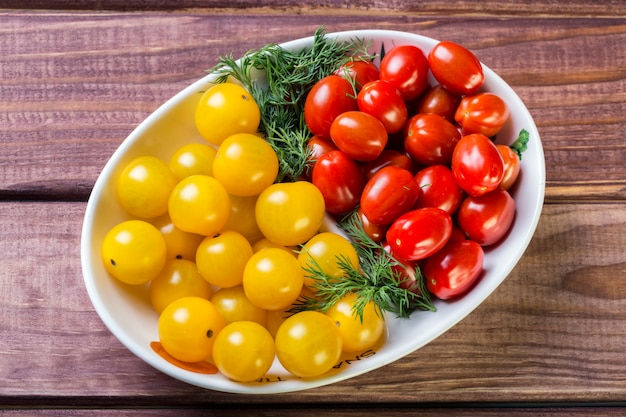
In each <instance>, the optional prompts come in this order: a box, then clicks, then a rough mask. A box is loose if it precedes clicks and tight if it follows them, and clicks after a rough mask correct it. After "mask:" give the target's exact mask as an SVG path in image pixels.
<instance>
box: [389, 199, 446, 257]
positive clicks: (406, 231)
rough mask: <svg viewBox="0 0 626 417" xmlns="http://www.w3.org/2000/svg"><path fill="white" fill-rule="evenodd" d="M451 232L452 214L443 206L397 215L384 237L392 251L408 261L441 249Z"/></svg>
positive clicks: (427, 255)
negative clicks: (442, 207)
mask: <svg viewBox="0 0 626 417" xmlns="http://www.w3.org/2000/svg"><path fill="white" fill-rule="evenodd" d="M451 234H452V219H451V217H450V215H449V214H448V213H447V212H446V211H444V210H441V209H440V208H436V207H425V208H420V209H416V210H411V211H408V212H406V213H404V214H403V215H402V216H400V217H398V218H397V219H396V221H394V222H393V223H392V224H391V226H390V227H389V229H388V230H387V234H386V235H385V237H386V240H387V243H389V247H390V248H391V253H392V254H394V255H396V256H398V257H400V258H402V259H405V260H408V261H419V260H421V259H425V258H428V257H429V256H431V255H432V254H434V253H436V252H437V251H438V250H440V249H441V248H442V247H443V246H444V245H445V244H446V243H447V242H448V240H449V239H450V235H451Z"/></svg>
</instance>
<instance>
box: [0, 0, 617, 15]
mask: <svg viewBox="0 0 626 417" xmlns="http://www.w3.org/2000/svg"><path fill="white" fill-rule="evenodd" d="M0 7H2V8H11V9H61V10H122V11H137V10H142V11H153V10H167V11H175V10H188V9H194V10H200V11H203V12H204V11H210V12H212V13H215V12H220V11H223V12H230V13H232V11H233V10H234V11H239V10H245V11H246V12H254V13H259V12H261V13H264V12H268V11H270V12H273V13H275V12H284V13H290V14H298V15H302V14H320V13H323V14H327V15H329V16H332V15H338V14H340V15H350V14H363V13H372V12H374V13H378V14H385V15H399V16H404V15H407V14H439V15H446V14H455V15H463V14H468V15H472V14H478V15H483V16H484V15H510V16H523V15H532V16H546V15H552V16H558V17H564V16H579V17H588V16H594V17H613V16H619V15H623V14H624V10H625V8H626V6H625V5H624V3H623V2H622V1H621V0H603V1H600V2H592V1H587V0H573V1H567V2H546V1H541V0H512V1H506V2H503V1H497V0H485V1H480V2H478V1H468V0H445V1H436V0H425V1H419V2H414V1H407V0H356V1H355V0H335V1H330V0H305V1H294V0H269V1H268V0H263V1H258V0H257V1H255V0H232V1H224V0H178V1H172V0H130V1H124V0H98V1H94V0H78V1H73V2H68V1H67V0H0Z"/></svg>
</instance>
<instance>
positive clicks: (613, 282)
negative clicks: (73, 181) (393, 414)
mask: <svg viewBox="0 0 626 417" xmlns="http://www.w3.org/2000/svg"><path fill="white" fill-rule="evenodd" d="M84 209H85V204H84V203H80V202H76V203H55V202H48V203H42V202H2V203H0V236H2V239H1V240H0V254H1V257H2V262H1V263H0V317H2V320H1V321H0V333H1V334H2V335H3V337H2V338H0V376H1V377H0V406H3V405H4V406H17V405H20V406H24V405H26V404H38V405H39V406H46V405H47V406H54V407H55V408H58V407H63V406H66V407H70V406H71V407H81V406H82V407H86V406H89V407H120V408H125V407H141V406H144V407H149V406H153V405H154V404H159V405H160V406H162V407H176V406H186V407H189V406H216V407H226V406H229V405H236V404H239V402H240V401H242V398H243V397H242V396H240V395H232V394H223V393H219V392H211V391H207V390H203V389H199V388H195V387H192V386H189V385H187V384H184V383H182V382H179V381H176V380H174V379H172V378H170V377H168V376H166V375H164V374H161V373H160V372H158V371H156V370H154V369H153V368H151V367H150V366H148V365H147V364H145V363H143V362H142V361H141V360H140V359H139V358H137V357H135V356H134V355H133V354H132V353H130V352H129V351H128V350H126V349H125V348H124V347H123V346H122V345H121V344H120V343H119V342H118V341H117V340H116V339H115V337H114V336H113V335H112V334H111V333H110V332H109V331H108V330H107V329H106V328H105V327H104V325H103V323H102V322H101V321H100V319H99V317H98V316H97V314H96V313H95V311H94V309H93V307H92V305H91V303H90V301H89V298H88V296H87V294H86V291H85V288H84V285H83V281H82V275H81V270H80V258H79V256H80V255H79V243H80V228H81V224H82V215H83V212H84ZM625 230H626V206H624V205H623V204H559V205H546V206H545V208H544V213H543V216H542V219H541V221H540V223H539V226H538V229H537V233H536V235H535V237H534V239H533V241H532V243H531V245H530V247H529V248H528V250H527V252H526V254H525V256H524V257H523V258H522V260H521V262H520V263H519V265H518V266H517V267H516V268H515V269H514V270H513V272H512V273H511V275H510V276H509V277H508V279H507V280H506V281H505V282H504V283H503V284H502V285H501V286H500V288H498V289H497V290H496V291H495V293H494V294H493V295H492V296H491V297H490V298H489V299H488V300H487V301H486V302H485V303H484V304H482V305H481V306H480V307H479V308H478V309H477V310H476V311H475V312H473V313H472V314H470V315H469V316H468V317H467V318H466V319H464V320H463V321H462V322H461V323H460V324H459V325H457V326H456V327H454V328H453V329H451V330H450V331H448V332H447V333H446V334H444V335H443V336H442V337H440V338H438V339H437V340H435V341H434V342H433V343H431V344H429V345H427V346H426V347H424V348H422V349H420V350H418V351H416V352H414V353H413V354H411V355H409V356H407V357H405V358H403V359H401V360H399V361H397V362H394V363H392V364H390V365H388V366H386V367H384V368H381V369H378V370H376V371H373V372H370V373H368V374H365V375H363V376H361V377H358V378H355V379H352V380H349V381H345V382H341V383H337V384H334V385H332V386H327V387H322V388H319V389H315V390H311V391H306V392H299V393H292V394H285V395H268V396H246V397H245V401H246V402H247V403H248V404H274V403H281V404H286V403H289V404H291V405H292V407H294V408H295V407H297V406H298V405H300V406H303V407H304V406H306V405H307V404H316V405H317V406H320V407H321V406H333V405H334V406H337V405H339V406H340V407H344V406H350V405H352V406H355V407H361V406H363V404H370V405H372V406H381V407H382V406H384V405H385V404H395V405H398V406H416V405H419V404H426V405H427V404H456V405H459V406H463V404H474V403H477V402H487V403H490V404H495V405H497V404H502V403H504V402H513V403H517V404H523V403H543V404H546V403H553V404H556V403H560V404H564V403H566V402H575V403H578V404H581V403H582V404H584V403H589V402H600V403H607V404H608V403H614V402H620V401H623V400H624V398H626V361H624V354H623V353H624V348H626V327H625V326H624V322H626V278H625V277H626V273H625V272H626V258H625V256H624V252H623V248H624V247H625V246H626V233H624V231H625Z"/></svg>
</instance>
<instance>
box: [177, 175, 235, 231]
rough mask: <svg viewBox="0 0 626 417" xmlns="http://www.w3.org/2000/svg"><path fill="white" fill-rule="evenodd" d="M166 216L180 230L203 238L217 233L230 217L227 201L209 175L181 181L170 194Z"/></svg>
mask: <svg viewBox="0 0 626 417" xmlns="http://www.w3.org/2000/svg"><path fill="white" fill-rule="evenodd" d="M168 209H169V215H170V218H171V219H172V222H174V225H175V226H176V227H178V228H179V229H181V230H183V231H185V232H190V233H196V234H199V235H204V236H212V235H214V234H216V233H217V232H219V231H220V230H221V229H222V228H223V227H224V225H225V224H226V222H227V221H228V216H229V214H230V198H229V196H228V193H227V192H226V190H225V189H224V186H223V185H222V184H220V182H219V181H217V180H216V179H215V178H213V177H209V176H208V175H192V176H189V177H186V178H183V179H182V180H181V181H180V182H179V183H178V184H176V186H175V187H174V189H173V190H172V193H171V195H170V198H169V201H168Z"/></svg>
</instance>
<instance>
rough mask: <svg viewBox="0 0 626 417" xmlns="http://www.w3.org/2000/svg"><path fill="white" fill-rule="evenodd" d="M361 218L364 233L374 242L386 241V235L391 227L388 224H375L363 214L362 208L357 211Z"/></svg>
mask: <svg viewBox="0 0 626 417" xmlns="http://www.w3.org/2000/svg"><path fill="white" fill-rule="evenodd" d="M357 213H358V215H359V218H360V220H361V226H362V227H363V231H364V232H365V234H367V235H368V236H369V237H370V239H372V241H374V242H376V243H380V242H382V241H384V240H385V233H387V229H388V228H389V225H387V224H375V223H372V222H371V221H370V219H368V218H367V216H366V215H365V214H364V213H363V210H362V209H361V207H359V209H358V211H357Z"/></svg>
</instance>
